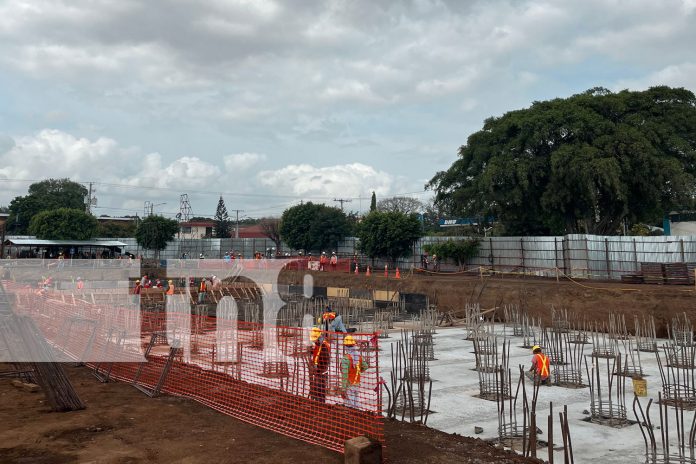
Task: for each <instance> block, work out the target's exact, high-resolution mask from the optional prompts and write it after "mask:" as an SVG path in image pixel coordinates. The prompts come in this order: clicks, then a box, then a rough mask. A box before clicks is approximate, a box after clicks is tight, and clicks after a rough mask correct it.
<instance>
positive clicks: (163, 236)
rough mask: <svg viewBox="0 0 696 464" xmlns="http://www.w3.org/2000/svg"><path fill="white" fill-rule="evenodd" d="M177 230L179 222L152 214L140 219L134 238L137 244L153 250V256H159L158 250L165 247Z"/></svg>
mask: <svg viewBox="0 0 696 464" xmlns="http://www.w3.org/2000/svg"><path fill="white" fill-rule="evenodd" d="M178 231H179V223H177V222H176V221H175V220H173V219H167V218H165V217H162V216H156V215H153V216H148V217H146V218H145V219H143V220H142V221H140V223H139V224H138V228H137V229H136V230H135V239H136V241H137V242H138V245H140V246H141V247H143V248H145V249H147V250H154V251H155V256H159V252H160V250H164V249H165V248H166V247H167V243H168V242H171V241H172V240H173V239H174V236H175V235H176V233H177V232H178Z"/></svg>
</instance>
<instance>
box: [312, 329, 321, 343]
mask: <svg viewBox="0 0 696 464" xmlns="http://www.w3.org/2000/svg"><path fill="white" fill-rule="evenodd" d="M319 337H321V330H320V329H319V327H312V331H311V332H310V333H309V339H310V340H312V341H313V342H316V341H317V340H318V339H319Z"/></svg>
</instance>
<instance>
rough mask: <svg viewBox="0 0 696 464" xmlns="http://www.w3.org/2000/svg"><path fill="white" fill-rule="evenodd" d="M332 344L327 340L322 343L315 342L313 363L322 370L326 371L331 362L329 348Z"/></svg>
mask: <svg viewBox="0 0 696 464" xmlns="http://www.w3.org/2000/svg"><path fill="white" fill-rule="evenodd" d="M330 349H331V345H330V344H329V342H327V341H326V340H324V341H322V342H321V343H315V344H314V350H313V351H312V363H314V365H315V366H316V367H317V370H319V371H320V372H322V371H326V370H327V369H328V367H329V362H331V358H330V354H329V350H330Z"/></svg>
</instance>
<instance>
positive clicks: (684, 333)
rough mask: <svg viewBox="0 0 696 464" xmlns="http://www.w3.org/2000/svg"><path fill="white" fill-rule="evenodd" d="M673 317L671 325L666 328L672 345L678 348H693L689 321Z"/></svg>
mask: <svg viewBox="0 0 696 464" xmlns="http://www.w3.org/2000/svg"><path fill="white" fill-rule="evenodd" d="M683 316H684V317H683V318H682V317H679V316H677V317H675V318H673V319H672V325H671V326H668V329H669V332H670V333H669V338H670V339H671V340H672V343H674V344H675V345H678V346H693V345H694V327H693V325H692V324H691V320H690V319H689V318H688V317H687V316H686V313H684V314H683Z"/></svg>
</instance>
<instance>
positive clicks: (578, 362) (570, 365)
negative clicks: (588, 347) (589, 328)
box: [552, 332, 586, 388]
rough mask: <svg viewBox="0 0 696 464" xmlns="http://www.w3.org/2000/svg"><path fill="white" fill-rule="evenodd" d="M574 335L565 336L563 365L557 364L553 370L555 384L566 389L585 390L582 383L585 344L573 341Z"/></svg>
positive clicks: (563, 340)
mask: <svg viewBox="0 0 696 464" xmlns="http://www.w3.org/2000/svg"><path fill="white" fill-rule="evenodd" d="M571 335H572V333H571V332H569V333H566V334H563V339H562V342H563V345H564V347H565V353H564V360H565V362H564V363H562V364H556V365H555V367H554V369H553V379H552V380H553V383H554V385H557V386H559V387H565V388H583V387H585V386H586V385H584V384H583V383H582V380H583V376H582V360H583V356H584V350H585V344H584V343H575V342H573V341H571Z"/></svg>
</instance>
